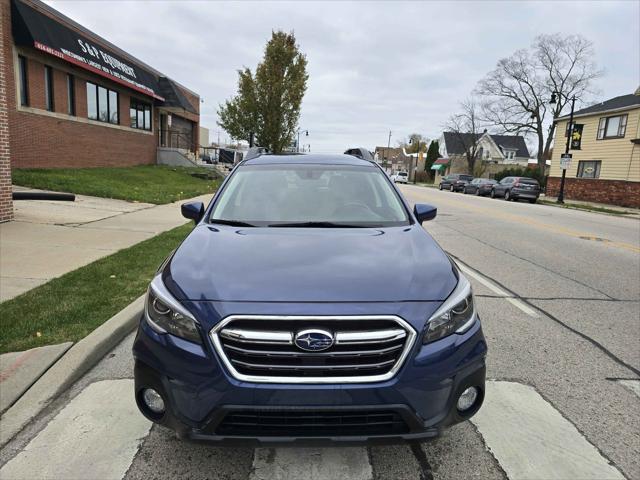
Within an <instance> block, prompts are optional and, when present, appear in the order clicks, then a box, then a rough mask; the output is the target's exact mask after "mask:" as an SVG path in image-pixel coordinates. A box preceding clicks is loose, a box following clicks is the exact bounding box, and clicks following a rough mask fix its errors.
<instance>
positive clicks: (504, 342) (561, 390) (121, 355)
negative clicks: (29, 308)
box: [0, 186, 640, 479]
mask: <svg viewBox="0 0 640 480" xmlns="http://www.w3.org/2000/svg"><path fill="white" fill-rule="evenodd" d="M401 188H402V191H403V193H404V194H405V196H406V197H407V199H408V200H409V201H410V202H412V203H415V202H422V203H431V204H433V205H436V206H437V207H438V217H437V219H436V220H434V221H432V222H429V223H427V224H425V228H426V230H427V231H429V233H431V235H433V236H434V237H435V238H436V240H438V242H439V243H440V244H441V245H442V247H443V248H444V249H445V250H446V251H447V252H449V254H451V255H452V256H453V257H454V258H455V259H456V261H457V262H458V263H459V265H460V266H461V268H462V269H463V270H464V272H465V273H466V274H467V275H468V276H469V278H470V280H471V282H472V284H473V287H474V290H475V293H476V296H477V304H478V310H479V312H480V315H481V317H482V320H483V325H484V330H485V335H486V337H487V341H488V343H489V349H490V353H489V357H488V372H487V373H488V378H489V379H490V381H489V382H488V383H487V398H486V402H485V405H484V407H483V409H482V410H481V412H480V413H479V414H478V415H477V416H476V417H474V421H473V423H468V422H467V423H465V424H461V425H458V426H456V427H454V428H452V429H450V430H449V431H448V432H447V433H446V434H445V436H444V437H443V438H441V439H439V440H437V441H434V442H431V443H425V444H422V445H417V446H404V445H403V446H388V447H371V448H364V447H353V448H348V449H347V448H332V449H297V448H296V449H286V448H285V449H269V448H267V449H255V450H254V449H250V448H244V449H243V448H217V447H213V446H210V445H194V444H187V443H182V442H179V441H177V440H176V439H175V437H174V436H172V435H171V434H170V433H169V432H168V431H166V430H164V429H162V428H159V427H157V426H153V427H152V426H151V425H150V424H149V423H148V422H146V421H145V420H143V419H142V417H141V416H140V415H138V414H137V412H136V411H135V406H134V405H133V401H132V398H131V396H130V395H128V394H127V392H130V391H131V389H132V381H131V380H130V379H131V378H132V361H131V354H130V348H131V343H132V337H131V336H130V337H129V338H127V340H125V341H124V342H123V343H122V344H121V345H120V346H119V347H118V348H116V349H115V350H114V351H113V352H112V353H111V354H110V355H108V356H107V357H105V359H104V360H103V361H102V362H101V363H100V364H98V365H97V366H96V367H95V368H94V369H93V370H92V371H91V372H90V373H89V374H88V375H86V376H85V377H84V378H83V379H81V380H80V381H79V382H78V383H77V384H76V385H75V386H74V387H73V388H71V389H70V390H69V392H67V393H66V394H65V395H63V397H61V398H60V399H59V400H58V401H57V402H55V404H54V405H52V406H51V407H50V408H48V409H47V411H45V412H44V413H43V414H42V415H41V416H40V418H39V419H38V420H37V421H36V422H34V423H33V424H32V425H30V426H29V427H28V428H27V429H25V431H23V432H22V433H21V434H20V435H19V436H18V437H17V438H16V439H15V440H14V441H12V442H11V443H10V444H9V445H7V447H5V448H4V449H3V450H2V451H1V452H0V464H4V465H3V466H2V469H1V470H0V477H1V478H3V479H5V478H7V479H8V478H42V477H45V476H46V477H48V478H127V479H142V478H175V477H177V476H184V477H185V478H237V479H247V478H251V479H263V478H264V479H267V478H268V479H272V478H296V479H298V478H318V479H333V478H349V479H371V478H374V479H400V478H424V479H447V478H451V479H454V478H496V479H499V478H510V479H516V478H593V479H600V478H624V477H626V478H629V479H636V478H640V460H639V459H640V221H638V220H637V219H629V218H620V217H614V216H607V215H601V214H595V213H587V212H579V211H574V210H565V209H559V208H555V207H551V206H543V205H530V204H526V203H509V202H505V201H503V200H491V199H488V198H478V197H470V196H465V195H462V194H453V193H449V192H439V191H437V190H434V189H429V188H423V187H414V186H403V187H401Z"/></svg>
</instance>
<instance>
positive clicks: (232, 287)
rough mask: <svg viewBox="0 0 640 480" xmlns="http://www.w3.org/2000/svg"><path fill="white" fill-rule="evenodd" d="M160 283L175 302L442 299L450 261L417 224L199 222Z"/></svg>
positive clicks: (452, 280)
mask: <svg viewBox="0 0 640 480" xmlns="http://www.w3.org/2000/svg"><path fill="white" fill-rule="evenodd" d="M163 280H164V282H165V284H166V286H167V288H168V289H169V290H170V291H171V293H172V294H173V295H174V296H175V297H176V298H177V299H179V300H193V301H198V300H202V301H204V300H207V301H234V302H400V301H442V300H445V299H446V298H447V296H448V295H449V294H450V293H451V291H452V290H453V288H454V287H455V285H456V283H457V277H456V273H455V272H454V269H453V266H452V264H451V262H450V260H449V258H448V257H447V255H446V254H445V253H444V252H443V251H442V249H441V248H440V247H439V246H438V244H437V243H436V242H435V241H434V240H433V239H432V238H431V236H430V235H428V234H427V233H426V232H425V231H424V230H423V229H422V228H421V227H420V225H411V226H405V227H393V228H384V229H371V228H354V229H316V228H239V227H229V226H218V225H215V226H213V225H208V224H201V225H199V226H197V227H196V228H195V229H194V231H193V232H191V234H190V235H189V236H188V237H187V238H186V239H185V241H184V242H183V243H182V245H180V247H179V248H178V249H177V250H176V252H175V253H174V255H173V257H172V258H171V260H170V262H168V264H167V265H166V267H165V268H164V271H163Z"/></svg>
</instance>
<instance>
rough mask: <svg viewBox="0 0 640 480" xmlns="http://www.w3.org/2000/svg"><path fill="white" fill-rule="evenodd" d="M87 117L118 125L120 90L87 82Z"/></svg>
mask: <svg viewBox="0 0 640 480" xmlns="http://www.w3.org/2000/svg"><path fill="white" fill-rule="evenodd" d="M87 117H89V118H90V119H92V120H98V121H100V122H107V123H114V124H116V125H117V124H118V123H119V115H118V92H114V91H113V90H109V89H107V88H104V87H101V86H99V85H95V84H93V83H90V82H87Z"/></svg>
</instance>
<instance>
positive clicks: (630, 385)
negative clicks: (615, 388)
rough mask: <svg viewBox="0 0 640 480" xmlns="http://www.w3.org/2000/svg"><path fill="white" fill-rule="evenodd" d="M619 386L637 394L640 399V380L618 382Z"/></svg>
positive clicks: (621, 380)
mask: <svg viewBox="0 0 640 480" xmlns="http://www.w3.org/2000/svg"><path fill="white" fill-rule="evenodd" d="M616 381H617V382H618V383H619V384H621V385H622V386H624V387H626V388H627V389H629V390H631V391H632V392H633V393H635V394H636V395H637V396H638V398H640V380H633V379H620V380H616Z"/></svg>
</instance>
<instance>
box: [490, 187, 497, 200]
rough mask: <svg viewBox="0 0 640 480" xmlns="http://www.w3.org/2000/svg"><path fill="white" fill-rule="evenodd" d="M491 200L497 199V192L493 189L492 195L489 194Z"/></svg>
mask: <svg viewBox="0 0 640 480" xmlns="http://www.w3.org/2000/svg"><path fill="white" fill-rule="evenodd" d="M489 196H490V197H491V198H496V191H495V190H494V189H493V188H492V189H491V193H490V194H489Z"/></svg>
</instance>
